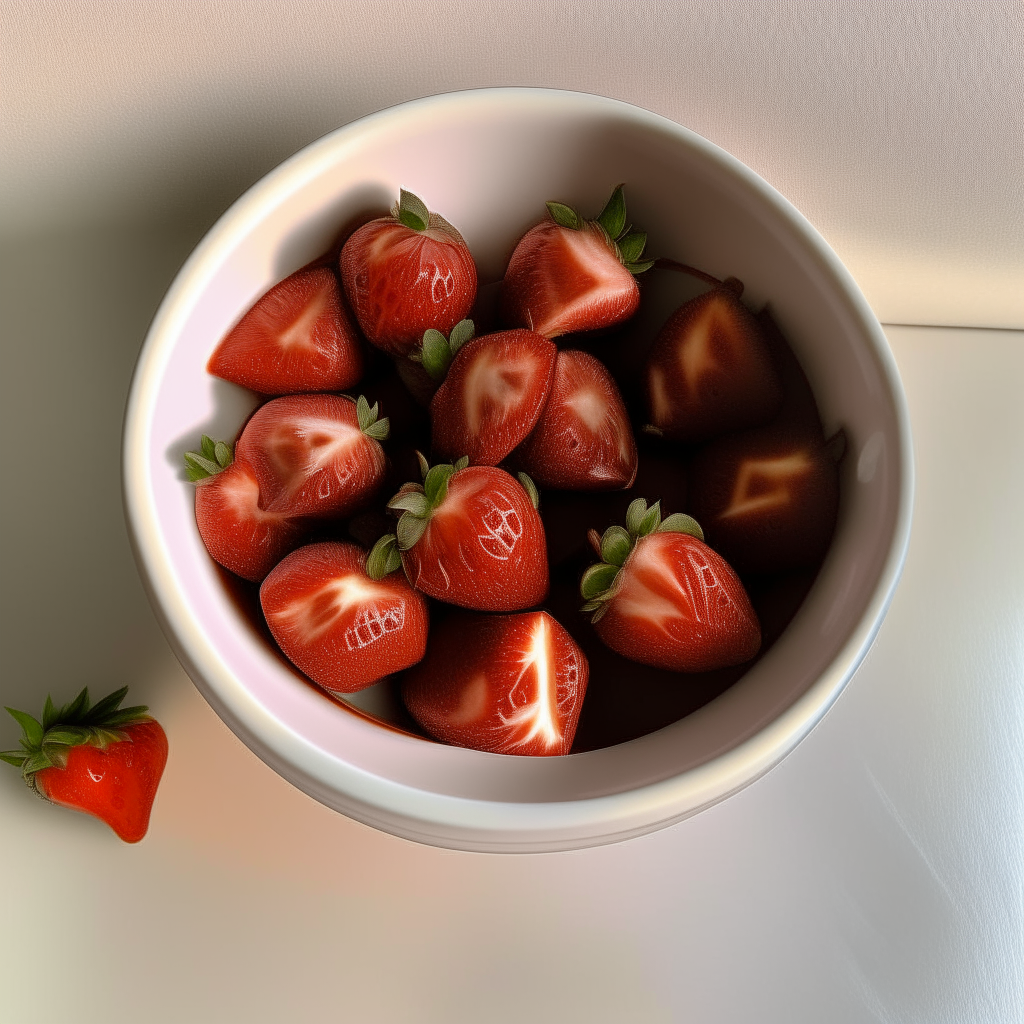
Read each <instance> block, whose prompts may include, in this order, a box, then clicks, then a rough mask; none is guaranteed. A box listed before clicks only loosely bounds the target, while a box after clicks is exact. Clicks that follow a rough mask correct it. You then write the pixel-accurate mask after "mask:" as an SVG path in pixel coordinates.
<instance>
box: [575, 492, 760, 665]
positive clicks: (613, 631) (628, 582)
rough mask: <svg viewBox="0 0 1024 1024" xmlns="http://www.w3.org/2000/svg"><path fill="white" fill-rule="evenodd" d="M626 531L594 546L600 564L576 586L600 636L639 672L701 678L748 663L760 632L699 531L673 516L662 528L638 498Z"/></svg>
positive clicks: (734, 581)
mask: <svg viewBox="0 0 1024 1024" xmlns="http://www.w3.org/2000/svg"><path fill="white" fill-rule="evenodd" d="M626 527H627V529H625V530H624V529H623V528H622V527H621V526H612V527H609V528H608V529H607V530H606V531H605V533H604V536H603V537H601V538H600V539H599V540H598V539H597V538H596V534H595V536H594V539H595V540H596V541H597V543H596V545H595V546H599V548H600V552H601V558H602V559H603V561H601V562H599V563H597V564H596V565H592V566H591V567H590V568H589V569H588V570H587V571H586V572H585V573H584V574H583V580H582V582H581V583H580V593H581V594H582V595H583V597H584V598H585V599H586V601H587V603H586V604H585V605H584V606H583V610H584V611H592V612H594V616H593V619H592V620H591V621H592V622H593V623H594V627H595V628H596V630H597V634H598V636H599V637H600V638H601V639H602V640H603V641H604V642H605V644H607V645H608V646H609V647H610V648H611V649H612V650H613V651H617V652H618V653H619V654H621V655H623V656H624V657H626V658H630V659H632V660H633V661H639V662H640V663H641V664H644V665H654V666H655V667H656V668H666V669H672V670H674V671H677V672H705V671H709V670H710V669H715V668H724V667H726V666H727V665H738V664H740V663H741V662H744V661H748V660H749V659H750V658H752V657H753V656H754V655H755V654H757V652H758V650H759V648H760V646H761V627H760V625H759V624H758V621H757V615H756V614H755V612H754V609H753V607H751V604H750V598H749V597H747V592H746V591H745V590H744V589H743V584H742V583H741V582H740V580H739V577H738V576H737V575H736V573H735V572H733V570H732V569H731V568H730V567H729V564H728V563H727V562H726V561H725V560H724V559H723V558H722V557H721V556H720V555H718V554H716V553H715V552H714V551H712V550H711V548H709V547H708V546H707V545H706V544H705V543H704V542H703V540H702V539H701V538H702V537H703V535H702V534H701V531H700V527H699V526H698V525H697V523H696V522H695V521H694V520H693V519H691V518H690V517H689V516H687V515H683V514H682V513H680V512H677V513H676V514H675V515H671V516H669V517H668V518H667V519H666V520H665V521H664V522H662V521H661V509H660V507H659V505H658V503H655V504H654V505H653V506H652V507H651V508H649V509H648V508H647V502H645V501H644V499H643V498H637V499H636V501H634V502H633V504H632V505H630V506H629V509H628V510H627V512H626Z"/></svg>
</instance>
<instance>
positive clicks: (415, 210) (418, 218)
mask: <svg viewBox="0 0 1024 1024" xmlns="http://www.w3.org/2000/svg"><path fill="white" fill-rule="evenodd" d="M398 219H399V220H400V221H401V222H402V223H403V224H404V225H405V226H406V227H407V228H412V230H413V231H426V230H427V228H428V227H429V226H430V211H429V210H428V209H427V206H426V203H424V202H423V200H422V199H420V197H419V196H417V195H413V193H412V192H407V191H406V190H405V189H404V188H403V189H401V190H400V192H399V198H398Z"/></svg>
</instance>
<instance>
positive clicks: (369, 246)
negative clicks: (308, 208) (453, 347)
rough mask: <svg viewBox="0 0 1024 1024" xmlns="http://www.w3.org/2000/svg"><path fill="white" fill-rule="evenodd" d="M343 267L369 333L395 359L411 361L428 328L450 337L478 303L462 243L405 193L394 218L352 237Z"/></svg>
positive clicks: (344, 281) (472, 269) (358, 313)
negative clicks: (453, 330) (405, 356)
mask: <svg viewBox="0 0 1024 1024" xmlns="http://www.w3.org/2000/svg"><path fill="white" fill-rule="evenodd" d="M340 265H341V281H342V285H343V286H344V288H345V295H346V296H347V298H348V301H349V303H350V304H351V306H352V309H353V311H354V312H355V315H356V319H357V320H358V321H359V326H360V327H361V328H362V330H363V333H364V334H365V335H366V337H367V338H368V339H369V340H370V342H371V343H372V344H374V345H376V346H377V348H381V349H383V350H384V351H385V352H389V353H391V354H392V355H398V356H404V355H408V354H409V352H410V351H412V349H414V348H415V347H416V345H417V344H419V342H420V339H421V338H422V337H423V332H424V331H425V330H427V328H429V327H433V328H436V329H437V330H439V331H442V332H443V333H444V334H448V333H449V332H450V331H451V329H452V328H453V327H454V326H455V325H456V324H457V323H458V322H459V321H460V320H463V319H465V317H466V316H467V314H468V313H469V310H470V308H471V307H472V305H473V300H474V299H475V298H476V264H474V262H473V257H472V255H470V252H469V248H468V246H467V245H466V243H465V240H464V239H463V237H462V235H460V234H459V232H458V231H456V230H455V228H453V227H452V226H451V224H449V223H448V222H447V221H446V220H444V219H443V218H442V217H439V216H438V215H437V214H436V213H430V212H429V211H428V210H427V208H426V206H425V205H424V204H423V202H422V200H420V199H419V198H418V197H417V196H414V195H413V194H412V193H411V192H406V191H405V189H402V192H401V197H400V199H399V202H398V203H397V204H396V205H395V208H394V210H393V211H392V213H391V216H390V217H380V218H378V219H377V220H372V221H370V223H369V224H364V225H363V226H362V227H361V228H359V229H358V230H356V231H354V232H353V233H352V235H351V236H350V237H349V239H348V241H347V242H346V243H345V245H344V246H343V248H342V250H341V264H340Z"/></svg>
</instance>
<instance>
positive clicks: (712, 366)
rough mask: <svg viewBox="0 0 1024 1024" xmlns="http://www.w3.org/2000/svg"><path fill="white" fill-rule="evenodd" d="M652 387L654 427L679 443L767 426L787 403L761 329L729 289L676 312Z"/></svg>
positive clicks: (652, 363)
mask: <svg viewBox="0 0 1024 1024" xmlns="http://www.w3.org/2000/svg"><path fill="white" fill-rule="evenodd" d="M730 281H735V279H730ZM735 284H736V285H737V286H738V287H739V288H742V287H743V286H742V285H741V284H740V283H739V282H738V281H736V282H735ZM646 390H647V408H648V411H649V414H650V417H651V424H652V425H653V426H654V427H656V428H657V430H659V431H660V432H661V433H663V434H664V435H665V436H666V437H670V438H672V439H673V440H677V441H688V442H696V441H704V440H707V439H709V438H712V437H715V436H717V435H718V434H724V433H727V432H729V431H733V430H742V429H743V428H745V427H752V426H755V425H757V424H759V423H765V422H767V421H768V420H770V419H771V418H772V416H774V415H775V413H776V412H778V410H779V407H780V405H781V404H782V385H781V382H780V380H779V375H778V373H777V371H776V369H775V366H774V364H773V363H772V359H771V354H770V352H769V349H768V345H767V343H766V341H765V339H764V336H763V335H762V333H761V329H760V327H759V326H758V324H757V321H756V320H755V319H754V317H753V315H752V314H751V313H750V311H749V310H748V309H747V307H746V306H744V305H743V303H742V302H741V301H740V299H739V295H738V294H737V292H736V291H734V290H733V289H732V288H729V287H721V288H714V289H712V290H711V291H709V292H705V293H704V294H703V295H698V296H697V297H696V298H695V299H691V300H690V301H689V302H687V303H684V304H683V305H682V306H680V307H679V309H677V310H676V312H675V313H673V314H672V316H671V317H669V319H668V321H667V322H666V323H665V326H664V327H663V328H662V329H661V332H660V333H659V335H658V337H657V339H656V340H655V342H654V347H653V348H652V350H651V354H650V356H649V358H648V362H647V372H646Z"/></svg>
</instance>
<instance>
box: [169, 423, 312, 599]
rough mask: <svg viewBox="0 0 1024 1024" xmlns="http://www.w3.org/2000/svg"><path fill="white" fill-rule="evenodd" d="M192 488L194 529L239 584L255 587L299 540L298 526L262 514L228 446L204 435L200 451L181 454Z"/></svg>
mask: <svg viewBox="0 0 1024 1024" xmlns="http://www.w3.org/2000/svg"><path fill="white" fill-rule="evenodd" d="M185 466H186V470H187V472H188V475H189V479H191V480H192V481H193V482H195V484H196V525H197V526H198V527H199V536H200V537H202V538H203V543H204V544H205V545H206V550H207V551H208V552H209V554H210V557H211V558H212V559H213V560H214V561H215V562H217V563H218V564H220V565H223V566H224V568H225V569H229V570H230V571H231V572H233V573H235V575H237V576H241V577H242V579H246V580H252V581H253V582H254V583H258V582H259V581H260V580H262V579H263V577H264V576H266V575H267V573H268V572H270V570H271V569H273V568H274V566H275V565H276V564H277V563H278V562H279V561H280V560H281V559H282V558H283V557H284V556H285V555H286V554H287V553H288V552H289V551H291V550H292V548H294V547H296V546H297V545H298V544H299V543H300V542H301V540H302V536H303V533H304V532H305V528H304V526H303V524H302V523H300V522H297V521H295V520H294V519H291V518H289V517H288V516H286V515H285V514H283V513H281V512H267V511H264V509H262V508H260V485H259V481H258V480H257V479H256V473H255V471H254V470H253V468H252V466H250V465H249V464H248V463H246V462H243V461H240V460H237V459H235V460H233V456H232V451H231V446H230V445H228V444H225V443H224V442H223V441H213V440H211V439H210V438H209V437H207V436H206V435H205V434H204V435H203V440H202V446H201V450H200V451H197V452H186V453H185Z"/></svg>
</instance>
